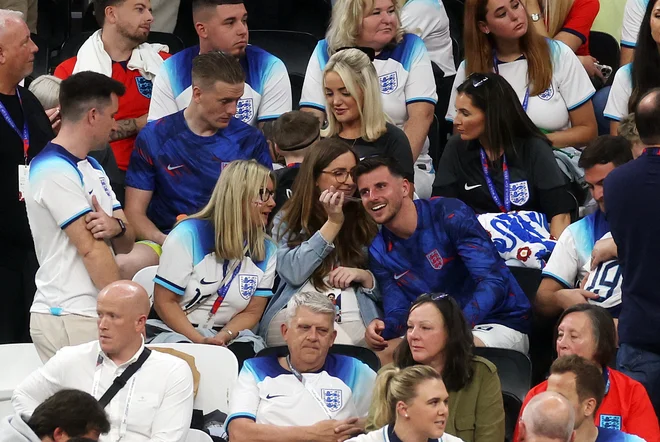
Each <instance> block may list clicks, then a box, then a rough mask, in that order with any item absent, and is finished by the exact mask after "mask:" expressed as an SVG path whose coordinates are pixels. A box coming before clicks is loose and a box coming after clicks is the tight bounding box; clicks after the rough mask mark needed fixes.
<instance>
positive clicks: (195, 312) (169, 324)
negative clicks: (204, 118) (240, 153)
mask: <svg viewBox="0 0 660 442" xmlns="http://www.w3.org/2000/svg"><path fill="white" fill-rule="evenodd" d="M274 183H275V179H274V177H273V174H272V172H271V171H270V170H268V169H267V168H266V167H264V166H262V165H260V164H259V163H257V162H256V161H254V160H251V161H245V160H239V161H233V162H231V163H229V165H228V166H227V167H225V169H224V170H223V171H222V174H221V175H220V179H219V180H218V182H217V183H216V186H215V189H214V190H213V194H212V195H211V199H210V201H209V203H208V204H207V205H206V207H204V208H203V209H202V210H201V211H199V212H198V213H196V214H194V215H191V216H189V217H187V218H185V219H184V220H182V221H179V223H178V224H176V226H175V227H174V229H173V230H172V231H171V232H170V234H169V235H167V239H166V240H165V243H164V244H163V254H162V256H161V258H160V264H159V266H158V271H157V273H156V277H155V278H154V282H155V286H154V309H155V311H156V313H157V314H158V317H159V318H160V319H159V320H152V319H150V320H149V321H148V325H147V335H148V338H150V339H151V338H153V339H151V342H155V343H160V342H193V343H197V344H210V345H222V346H228V348H229V349H230V350H232V351H233V352H234V354H236V356H237V358H238V359H239V363H241V364H242V361H243V360H245V359H247V358H249V357H252V356H254V351H253V346H252V343H251V342H254V341H255V340H257V337H256V336H254V335H252V336H251V337H250V339H251V341H245V340H244V338H243V337H241V338H239V334H240V333H241V332H242V331H244V330H247V331H249V330H250V329H252V328H253V327H254V326H255V325H257V324H258V323H259V319H261V315H262V314H263V312H264V309H265V308H266V304H267V303H268V300H269V299H270V297H271V296H272V287H273V282H274V280H275V262H276V259H277V258H276V249H277V246H276V245H275V243H274V242H273V241H272V240H271V239H270V238H269V237H268V235H267V234H266V232H265V230H264V227H265V225H266V223H267V222H268V215H269V214H270V212H271V210H273V208H274V207H275V200H274V199H273V195H274V192H275V184H274ZM154 336H155V337H154ZM237 338H239V339H238V341H234V340H235V339H237ZM239 341H240V342H239Z"/></svg>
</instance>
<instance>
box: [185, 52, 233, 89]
mask: <svg viewBox="0 0 660 442" xmlns="http://www.w3.org/2000/svg"><path fill="white" fill-rule="evenodd" d="M218 81H222V82H223V83H227V84H239V83H245V72H244V71H243V68H242V67H241V64H240V63H239V62H238V60H236V58H234V57H232V56H231V55H228V54H225V53H223V52H220V51H212V52H207V53H205V54H200V55H198V56H197V57H195V58H194V59H193V63H192V83H193V85H195V86H198V87H200V88H202V89H207V88H209V87H213V86H214V85H215V83H216V82H218Z"/></svg>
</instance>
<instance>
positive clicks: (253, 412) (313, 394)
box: [225, 354, 376, 437]
mask: <svg viewBox="0 0 660 442" xmlns="http://www.w3.org/2000/svg"><path fill="white" fill-rule="evenodd" d="M302 376H303V381H304V382H300V381H299V380H298V378H296V376H294V375H293V373H291V372H290V371H288V370H285V369H284V368H282V366H281V365H280V363H279V361H278V359H277V357H276V356H265V357H259V358H253V359H248V360H247V361H245V363H244V364H243V368H242V369H241V372H240V373H239V375H238V381H237V382H236V386H235V387H234V390H233V391H232V394H231V399H230V406H229V417H228V418H227V421H226V423H225V428H229V423H230V422H231V421H232V420H233V419H236V418H248V419H252V420H253V421H255V422H256V423H258V424H270V425H278V426H304V425H314V424H315V423H317V422H320V421H323V420H327V419H337V420H342V419H348V418H351V417H358V418H364V417H366V416H367V414H369V406H370V405H371V397H372V394H373V388H374V382H375V381H376V373H375V372H374V371H373V370H372V369H371V368H369V366H367V365H366V364H364V363H363V362H361V361H359V360H357V359H355V358H352V357H349V356H343V355H336V354H328V356H327V357H326V360H325V364H324V365H323V367H322V368H321V370H319V371H318V372H314V373H303V374H302ZM229 436H230V437H231V434H230V435H229Z"/></svg>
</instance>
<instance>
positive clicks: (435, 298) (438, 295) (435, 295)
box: [417, 293, 449, 301]
mask: <svg viewBox="0 0 660 442" xmlns="http://www.w3.org/2000/svg"><path fill="white" fill-rule="evenodd" d="M448 297H449V295H448V294H447V293H424V294H422V295H419V298H417V299H424V298H429V299H431V301H439V300H441V299H444V298H448Z"/></svg>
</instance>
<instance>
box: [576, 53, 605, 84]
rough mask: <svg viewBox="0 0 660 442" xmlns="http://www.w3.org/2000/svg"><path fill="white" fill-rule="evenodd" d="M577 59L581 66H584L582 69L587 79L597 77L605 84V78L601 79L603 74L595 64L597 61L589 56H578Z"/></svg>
mask: <svg viewBox="0 0 660 442" xmlns="http://www.w3.org/2000/svg"><path fill="white" fill-rule="evenodd" d="M578 58H579V59H580V62H581V63H582V66H584V69H585V70H586V71H587V74H589V78H593V77H598V78H600V79H601V80H602V81H603V83H605V77H603V73H602V72H601V71H600V69H598V67H597V66H596V64H595V63H598V60H596V59H595V58H594V57H592V56H591V55H580V56H578Z"/></svg>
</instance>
